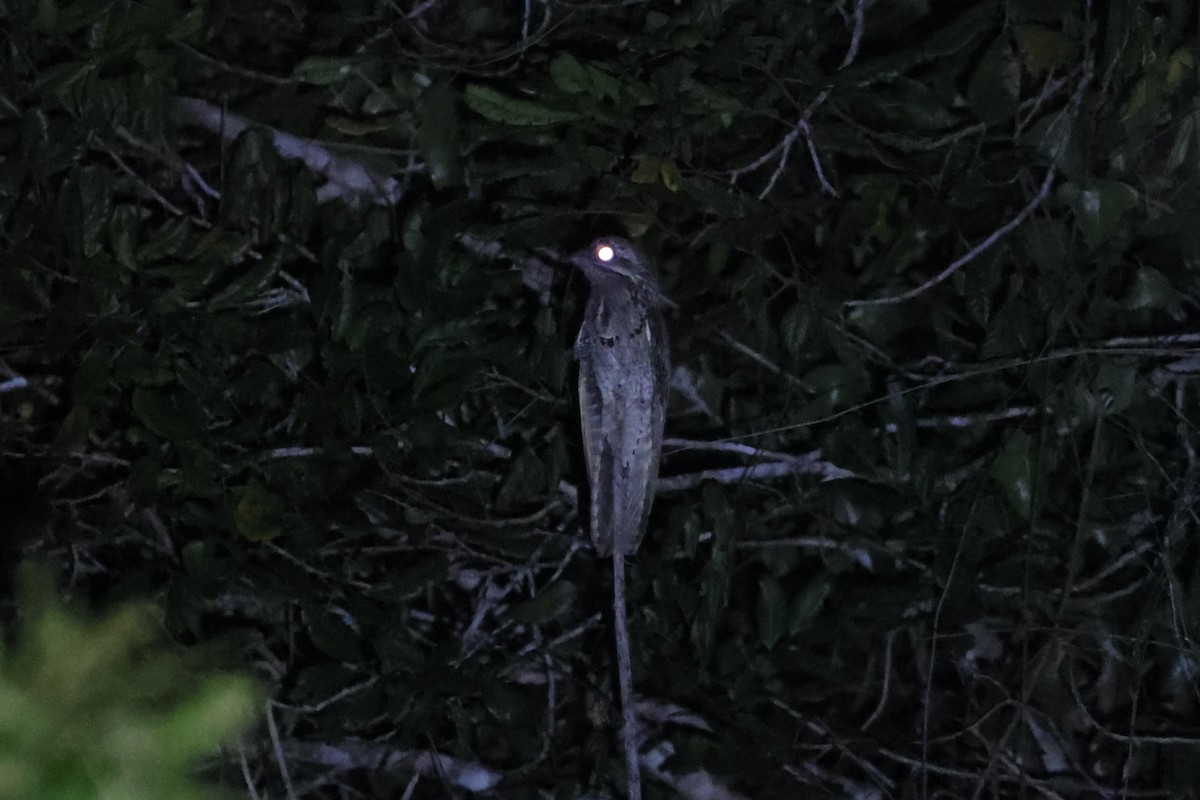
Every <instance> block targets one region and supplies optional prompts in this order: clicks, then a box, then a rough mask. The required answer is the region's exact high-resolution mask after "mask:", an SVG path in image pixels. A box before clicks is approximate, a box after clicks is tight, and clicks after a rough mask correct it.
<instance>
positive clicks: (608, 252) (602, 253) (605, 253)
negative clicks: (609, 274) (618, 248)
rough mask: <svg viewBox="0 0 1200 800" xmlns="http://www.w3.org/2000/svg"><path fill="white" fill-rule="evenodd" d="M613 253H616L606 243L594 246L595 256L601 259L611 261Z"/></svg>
mask: <svg viewBox="0 0 1200 800" xmlns="http://www.w3.org/2000/svg"><path fill="white" fill-rule="evenodd" d="M615 255H616V253H615V252H614V251H613V249H612V248H611V247H609V246H608V245H606V244H602V245H600V246H599V247H597V248H596V258H598V259H600V260H601V261H612V260H613V256H615Z"/></svg>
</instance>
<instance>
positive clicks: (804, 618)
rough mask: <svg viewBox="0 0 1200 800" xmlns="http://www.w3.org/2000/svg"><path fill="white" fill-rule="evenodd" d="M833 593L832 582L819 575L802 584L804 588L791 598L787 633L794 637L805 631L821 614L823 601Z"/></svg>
mask: <svg viewBox="0 0 1200 800" xmlns="http://www.w3.org/2000/svg"><path fill="white" fill-rule="evenodd" d="M832 591H833V582H832V581H830V580H829V578H828V577H827V576H825V575H819V576H817V577H815V578H813V579H811V580H809V581H808V582H807V583H805V584H804V588H803V589H801V590H800V591H799V592H797V593H796V594H795V595H794V596H793V597H792V607H791V609H790V613H789V616H790V624H789V627H788V633H789V634H791V635H795V634H797V633H800V632H801V631H803V630H806V629H807V628H808V627H809V626H810V625H811V624H812V621H813V620H814V619H816V618H817V615H818V614H820V613H821V608H822V606H824V605H825V599H826V598H827V597H829V594H830V592H832Z"/></svg>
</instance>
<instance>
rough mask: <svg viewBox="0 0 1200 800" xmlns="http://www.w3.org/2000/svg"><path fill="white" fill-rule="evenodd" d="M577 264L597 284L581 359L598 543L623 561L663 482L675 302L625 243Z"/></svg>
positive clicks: (612, 241)
mask: <svg viewBox="0 0 1200 800" xmlns="http://www.w3.org/2000/svg"><path fill="white" fill-rule="evenodd" d="M606 248H607V249H606ZM610 250H611V257H610V258H609V259H608V260H604V259H603V258H602V256H605V255H608V254H609V252H610ZM571 261H572V262H573V263H574V264H575V265H576V266H578V267H579V268H580V270H582V271H583V274H584V275H585V276H586V277H587V279H588V282H589V283H590V284H591V294H590V296H589V297H588V303H587V309H586V310H585V312H584V317H583V324H582V325H581V326H580V329H579V338H578V340H577V341H576V343H575V353H576V355H577V356H578V358H579V407H580V418H581V421H582V424H583V443H584V450H585V453H586V455H587V469H588V482H589V488H590V489H591V495H592V509H591V536H592V543H593V544H594V545H595V547H596V550H597V552H599V553H600V555H602V556H607V555H610V554H616V555H620V556H626V555H630V554H631V553H633V552H634V551H635V550H637V546H638V544H639V543H640V542H641V540H642V536H643V535H644V534H645V532H646V524H647V521H648V519H649V516H650V506H651V505H652V504H653V502H654V486H655V483H656V481H657V479H658V460H659V452H660V450H661V448H662V431H663V421H664V419H665V417H666V405H667V382H668V377H669V376H668V371H669V358H670V356H669V351H668V347H667V329H666V324H665V323H664V321H663V315H662V309H663V307H665V306H668V305H670V301H669V300H668V299H667V298H666V297H665V296H664V295H663V293H662V290H661V289H659V287H658V279H657V277H656V276H655V274H654V272H653V271H652V270H651V268H650V263H649V261H648V260H647V259H646V256H645V255H644V254H643V253H642V251H641V250H639V249H638V248H637V247H635V246H634V245H633V244H632V243H630V242H628V241H626V240H625V239H621V238H618V237H615V236H609V237H605V238H602V239H597V240H596V241H595V242H594V243H593V244H592V246H591V247H589V248H588V249H587V250H584V251H581V252H579V253H577V254H576V255H574V256H573V257H572V259H571Z"/></svg>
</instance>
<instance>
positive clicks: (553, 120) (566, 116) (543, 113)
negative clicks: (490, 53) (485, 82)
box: [466, 83, 583, 127]
mask: <svg viewBox="0 0 1200 800" xmlns="http://www.w3.org/2000/svg"><path fill="white" fill-rule="evenodd" d="M466 101H467V107H468V108H470V109H471V110H472V111H474V112H475V113H476V114H479V115H480V116H481V117H484V118H486V119H490V120H491V121H492V122H501V123H504V124H506V125H517V126H521V127H533V126H538V125H556V124H558V123H560V122H574V121H576V120H579V119H582V118H583V115H582V114H579V113H578V112H575V111H561V110H558V109H553V108H548V107H547V106H544V105H542V104H541V103H537V102H534V101H533V100H521V99H518V98H514V97H509V96H508V95H506V94H502V93H500V92H497V91H496V90H495V89H489V88H488V87H486V86H480V85H479V84H477V83H472V84H468V85H467V90H466Z"/></svg>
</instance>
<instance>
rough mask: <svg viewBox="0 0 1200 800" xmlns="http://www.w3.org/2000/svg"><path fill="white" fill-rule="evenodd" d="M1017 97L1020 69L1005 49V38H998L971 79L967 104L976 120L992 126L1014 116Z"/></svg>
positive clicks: (1019, 84)
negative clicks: (969, 105) (977, 118)
mask: <svg viewBox="0 0 1200 800" xmlns="http://www.w3.org/2000/svg"><path fill="white" fill-rule="evenodd" d="M1020 94H1021V69H1020V66H1018V64H1017V61H1016V58H1014V56H1013V53H1012V48H1010V47H1009V46H1008V40H1007V37H1006V36H1004V35H1001V36H997V37H996V40H995V41H994V42H992V45H991V47H989V48H988V49H987V51H986V52H984V54H983V58H982V59H981V60H980V62H979V66H978V67H976V69H975V73H974V75H972V76H971V82H970V84H968V86H967V101H968V102H969V103H970V104H971V109H972V110H973V111H974V112H975V116H977V117H979V118H980V119H981V120H983V121H984V122H986V123H988V124H995V123H998V122H1004V121H1005V120H1007V119H1010V118H1011V117H1012V116H1013V114H1015V113H1016V112H1017V100H1018V98H1019V97H1020Z"/></svg>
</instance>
